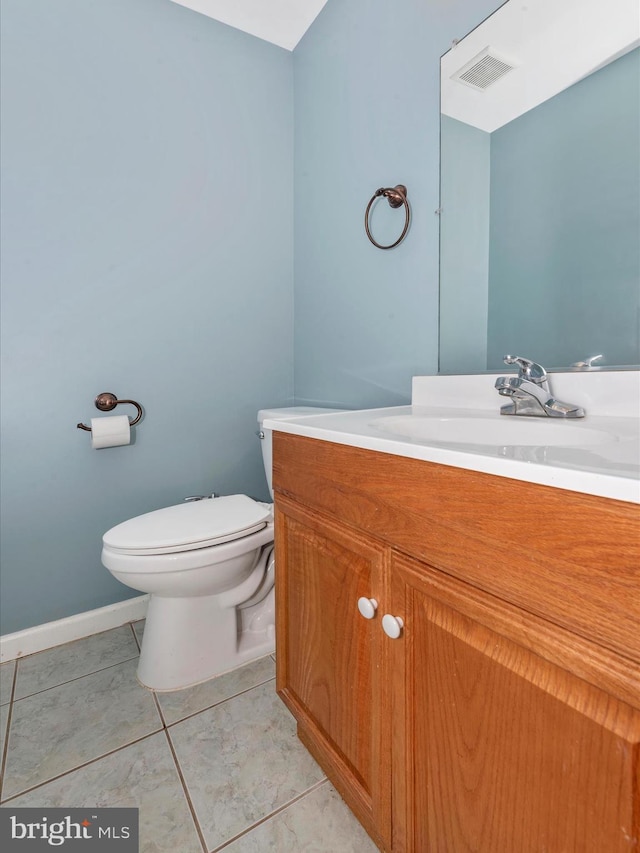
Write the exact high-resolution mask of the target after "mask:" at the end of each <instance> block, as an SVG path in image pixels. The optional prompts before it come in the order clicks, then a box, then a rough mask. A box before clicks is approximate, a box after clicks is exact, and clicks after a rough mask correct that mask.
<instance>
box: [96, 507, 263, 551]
mask: <svg viewBox="0 0 640 853" xmlns="http://www.w3.org/2000/svg"><path fill="white" fill-rule="evenodd" d="M270 520H271V507H270V506H269V505H265V504H261V503H258V502H257V501H254V500H253V499H252V498H250V497H247V495H226V496H224V497H220V498H211V499H205V500H200V501H190V502H188V503H182V504H177V505H176V506H170V507H165V508H164V509H158V510H155V511H154V512H147V513H145V514H144V515H139V516H137V517H136V518H131V519H129V520H128V521H124V522H122V524H118V525H116V526H115V527H112V528H111V530H108V531H107V532H106V533H105V534H104V536H103V537H102V541H103V543H104V545H105V547H106V548H108V549H109V550H110V551H112V552H115V553H119V554H130V555H132V556H137V555H141V556H142V555H153V554H173V553H177V552H182V551H193V550H196V549H198V548H207V547H209V546H211V545H219V544H222V543H224V542H231V541H233V540H235V539H240V538H243V537H245V536H249V535H250V534H252V533H256V532H257V531H259V530H262V529H263V528H264V527H266V525H267V523H268V522H269V521H270Z"/></svg>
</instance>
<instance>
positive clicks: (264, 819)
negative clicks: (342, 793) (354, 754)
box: [211, 776, 329, 853]
mask: <svg viewBox="0 0 640 853" xmlns="http://www.w3.org/2000/svg"><path fill="white" fill-rule="evenodd" d="M328 781H329V780H328V779H327V777H326V776H325V777H324V779H321V780H320V781H319V782H316V783H315V784H313V785H312V786H311V787H310V788H307V790H306V791H303V792H302V794H298V795H297V796H296V797H293V799H291V800H289V801H288V802H286V803H284V805H282V806H278V808H277V809H274V810H273V811H272V812H270V813H269V814H268V815H265V816H264V817H262V818H260V820H257V821H256V822H255V823H252V824H251V826H248V827H247V828H246V829H243V830H242V832H238V833H237V834H236V835H234V836H233V838H229V839H227V840H226V841H224V842H223V843H222V844H220V845H219V846H218V847H214V849H213V850H212V851H211V853H218V851H219V850H224V848H225V847H228V846H229V845H230V844H233V842H234V841H237V840H238V839H239V838H242V837H243V836H244V835H248V833H250V832H252V831H253V830H254V829H256V828H257V827H258V826H261V825H262V824H263V823H266V822H267V821H268V820H271V818H273V817H275V816H276V815H279V814H280V813H281V812H283V811H285V810H286V809H288V808H289V807H290V806H293V805H295V804H296V803H299V802H300V800H303V799H304V798H305V797H306V796H307V795H308V794H312V793H313V792H314V791H317V790H318V788H320V787H322V785H325V784H326V783H327V782H328Z"/></svg>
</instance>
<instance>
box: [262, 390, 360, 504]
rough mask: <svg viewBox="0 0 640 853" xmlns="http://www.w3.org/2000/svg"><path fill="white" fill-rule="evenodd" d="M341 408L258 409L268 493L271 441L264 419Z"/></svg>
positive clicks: (334, 410) (271, 491)
mask: <svg viewBox="0 0 640 853" xmlns="http://www.w3.org/2000/svg"><path fill="white" fill-rule="evenodd" d="M341 411H344V410H343V409H320V408H316V407H315V406H290V407H289V408H286V409H260V411H259V412H258V437H259V438H260V439H261V440H262V461H263V463H264V473H265V474H266V477H267V483H268V484H269V493H270V494H271V497H273V487H272V485H271V468H272V461H273V455H272V443H271V430H270V429H264V427H263V423H264V421H266V420H287V419H289V420H290V419H292V418H301V417H303V416H304V415H324V414H328V413H329V412H341Z"/></svg>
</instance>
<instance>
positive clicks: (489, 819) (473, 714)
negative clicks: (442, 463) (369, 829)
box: [387, 554, 640, 853]
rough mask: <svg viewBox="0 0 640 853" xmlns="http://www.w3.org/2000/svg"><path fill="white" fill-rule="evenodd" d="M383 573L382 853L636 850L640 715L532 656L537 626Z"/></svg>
mask: <svg viewBox="0 0 640 853" xmlns="http://www.w3.org/2000/svg"><path fill="white" fill-rule="evenodd" d="M391 577H392V581H391V593H390V599H389V601H390V607H391V612H392V613H393V615H395V616H400V617H401V618H402V619H403V621H404V629H403V633H402V635H401V637H400V638H399V639H397V640H388V641H387V642H388V645H389V649H390V654H391V658H390V666H391V672H392V674H393V675H392V677H393V699H392V718H393V732H394V743H393V749H394V753H393V780H394V781H393V786H394V788H393V842H394V844H393V849H394V853H395V851H398V853H400V851H404V853H435V851H437V853H466V851H474V853H507V851H509V853H542V851H545V853H618V851H632V850H633V851H635V850H637V849H638V846H639V845H640V842H639V841H638V832H639V828H640V814H639V805H640V804H639V802H638V796H639V790H640V787H639V783H640V779H639V778H638V772H639V767H640V750H639V741H640V713H639V712H638V710H637V709H636V708H633V707H632V706H630V705H628V704H626V703H624V702H622V701H620V700H619V699H616V698H614V697H612V696H610V695H608V694H607V693H605V692H604V691H602V690H600V689H597V688H596V687H594V686H592V685H590V684H589V683H587V682H586V681H583V680H582V679H580V678H577V677H576V676H574V675H571V674H570V673H569V672H568V671H567V670H565V669H563V668H561V667H559V666H557V665H555V664H553V663H550V662H549V661H548V660H547V659H545V658H543V657H541V656H539V655H538V654H536V653H535V652H534V651H532V647H535V637H536V630H537V629H536V618H535V617H530V616H528V615H527V614H524V613H521V612H520V611H518V610H517V609H516V608H513V607H511V606H510V605H506V604H505V603H504V602H501V601H500V599H497V598H493V597H492V596H488V595H486V594H485V593H482V592H479V591H478V590H475V589H473V588H471V587H468V586H467V585H466V584H464V583H462V582H460V581H457V580H455V579H453V578H450V577H448V576H447V575H443V574H442V573H439V572H436V571H435V570H432V569H430V568H429V567H427V566H425V565H423V564H422V563H419V562H416V561H414V560H411V559H409V558H406V557H402V556H400V555H395V554H394V556H393V559H392V566H391ZM519 614H520V615H519ZM537 621H538V622H539V623H540V629H539V630H541V631H542V630H545V631H546V632H547V636H548V630H549V625H548V623H546V624H545V626H543V625H542V620H537ZM510 626H511V627H510ZM512 629H513V630H512ZM523 630H524V631H526V636H527V638H528V642H529V643H530V644H531V646H530V647H529V648H525V647H524V645H521V644H520V643H517V642H514V640H513V639H512V637H513V636H515V635H516V634H517V633H518V632H522V631H523ZM509 634H511V635H512V636H511V637H510V636H509Z"/></svg>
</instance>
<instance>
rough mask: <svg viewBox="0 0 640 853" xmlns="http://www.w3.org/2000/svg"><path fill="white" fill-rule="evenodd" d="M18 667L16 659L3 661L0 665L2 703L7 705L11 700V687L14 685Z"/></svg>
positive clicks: (0, 698) (0, 696)
mask: <svg viewBox="0 0 640 853" xmlns="http://www.w3.org/2000/svg"><path fill="white" fill-rule="evenodd" d="M15 668H16V662H15V661H14V660H10V661H8V663H3V664H2V665H1V666H0V705H6V704H8V703H9V702H10V701H11V688H12V687H13V673H14V671H15Z"/></svg>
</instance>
